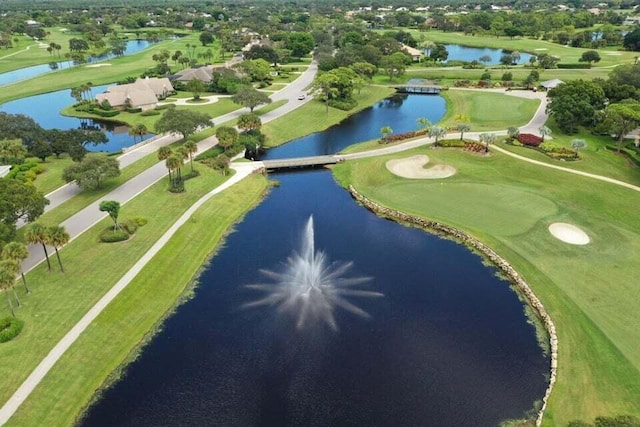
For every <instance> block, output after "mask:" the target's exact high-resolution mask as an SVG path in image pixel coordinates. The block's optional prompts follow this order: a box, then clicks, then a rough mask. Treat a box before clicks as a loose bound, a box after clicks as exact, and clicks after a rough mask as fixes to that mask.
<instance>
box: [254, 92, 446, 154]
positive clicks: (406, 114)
mask: <svg viewBox="0 0 640 427" xmlns="http://www.w3.org/2000/svg"><path fill="white" fill-rule="evenodd" d="M446 108H447V107H446V103H445V100H444V98H442V97H440V96H433V95H407V94H396V95H394V96H391V97H389V98H387V99H383V100H382V101H380V102H378V103H377V104H375V105H374V106H373V107H371V108H367V109H365V110H363V111H361V112H359V113H357V114H354V115H352V116H350V117H348V118H347V119H345V120H344V121H342V122H341V123H340V124H338V125H336V126H332V127H330V128H329V129H327V130H325V131H324V132H318V133H314V134H311V135H308V136H306V137H303V138H300V139H297V140H296V141H293V142H290V143H288V144H285V145H282V146H280V147H277V148H273V149H270V150H268V151H267V152H266V153H265V154H264V155H263V156H262V157H261V159H262V160H268V159H278V158H288V157H306V156H320V155H325V154H335V153H338V152H340V151H341V150H343V149H345V148H346V147H348V146H350V145H353V144H354V143H357V142H363V141H368V140H371V139H376V138H380V137H382V134H381V133H380V129H382V128H383V127H385V126H390V127H391V128H392V129H393V133H394V134H398V133H403V132H408V131H412V130H418V129H419V128H420V125H419V124H418V123H417V120H418V119H419V118H427V119H429V120H430V121H431V122H432V123H437V122H439V121H440V120H441V119H442V117H444V113H445V111H446Z"/></svg>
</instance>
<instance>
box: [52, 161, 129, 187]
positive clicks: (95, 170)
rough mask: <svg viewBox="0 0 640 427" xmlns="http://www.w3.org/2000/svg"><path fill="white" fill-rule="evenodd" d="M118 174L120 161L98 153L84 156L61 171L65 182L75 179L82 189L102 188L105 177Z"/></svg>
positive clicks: (113, 176)
mask: <svg viewBox="0 0 640 427" xmlns="http://www.w3.org/2000/svg"><path fill="white" fill-rule="evenodd" d="M119 175H120V163H118V160H117V159H114V158H113V157H109V156H105V155H99V154H93V155H88V156H86V157H85V158H84V159H82V161H80V162H76V163H73V164H71V165H69V166H67V167H66V168H65V169H64V171H63V173H62V177H63V178H64V180H65V181H66V182H73V181H75V182H76V183H77V184H78V186H79V187H80V188H82V189H84V190H96V189H99V188H102V186H103V185H104V182H105V181H106V180H107V179H109V178H115V177H117V176H119Z"/></svg>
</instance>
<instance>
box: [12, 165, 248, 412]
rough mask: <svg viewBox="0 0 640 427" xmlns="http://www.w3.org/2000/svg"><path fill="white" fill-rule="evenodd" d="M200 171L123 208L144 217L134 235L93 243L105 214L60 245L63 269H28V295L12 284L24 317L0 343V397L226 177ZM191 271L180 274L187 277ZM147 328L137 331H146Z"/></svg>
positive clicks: (125, 212) (158, 187)
mask: <svg viewBox="0 0 640 427" xmlns="http://www.w3.org/2000/svg"><path fill="white" fill-rule="evenodd" d="M199 170H200V172H201V176H200V177H198V178H196V179H192V180H188V181H187V182H186V183H185V184H186V188H187V191H186V192H185V193H183V194H178V195H176V194H171V193H169V192H168V191H167V190H166V187H167V182H166V180H162V181H160V182H158V183H156V184H154V185H153V186H152V187H150V189H148V190H147V191H145V192H144V193H142V194H141V195H139V196H138V197H136V198H135V199H134V200H132V201H131V202H129V203H127V204H125V205H124V206H123V207H122V211H121V214H120V219H121V220H124V219H126V218H131V217H134V216H142V217H146V218H147V219H148V220H149V223H148V224H147V225H145V226H144V227H141V228H140V229H139V230H138V232H137V233H136V235H135V238H133V239H131V240H130V241H127V242H125V243H119V244H110V245H109V244H102V243H98V234H99V233H100V232H101V231H102V230H103V229H104V228H106V227H107V226H109V223H110V219H108V218H107V219H105V220H103V221H101V222H100V223H98V224H97V225H96V226H94V227H93V228H91V229H90V230H89V231H87V232H85V233H84V234H82V235H81V236H79V237H78V238H77V239H75V240H73V241H72V242H71V243H70V244H69V245H67V246H66V247H65V248H64V249H62V250H61V257H62V261H63V263H64V264H65V267H66V268H65V270H66V273H65V274H61V273H59V272H58V270H57V269H56V270H54V271H53V272H51V273H49V272H47V271H46V263H44V264H40V265H39V266H38V267H36V268H35V269H34V270H32V271H31V272H30V273H29V274H28V276H27V277H28V280H29V282H30V288H31V289H32V294H31V295H29V296H25V295H24V289H23V288H22V287H18V288H17V289H18V293H19V294H20V295H21V297H22V300H23V302H24V305H23V307H22V308H21V309H19V310H18V316H19V317H20V318H21V319H23V320H25V328H24V330H23V331H22V333H21V334H20V336H19V338H18V339H16V340H13V341H11V342H10V343H7V344H4V345H3V346H2V348H0V352H1V354H2V359H3V360H5V361H9V360H11V361H12V362H11V363H3V364H2V366H1V367H0V373H1V375H2V378H3V382H2V387H1V388H0V400H1V401H5V400H6V399H7V398H8V396H9V395H10V394H11V393H12V392H13V391H14V390H15V389H16V388H17V386H18V385H19V383H20V382H21V381H22V380H23V379H24V378H25V377H26V375H27V374H28V373H29V372H31V370H32V369H33V367H35V365H36V364H37V363H38V362H39V361H40V360H41V359H42V357H44V355H45V354H46V353H47V352H48V351H49V350H50V349H51V347H52V346H53V344H54V343H55V342H57V341H58V340H59V339H60V338H61V337H62V335H64V334H65V333H66V332H67V331H68V330H69V328H70V326H71V325H73V324H75V323H76V322H77V321H78V320H79V319H80V317H82V315H84V313H85V312H86V311H87V310H88V308H89V307H90V306H92V305H93V304H94V303H95V302H96V301H97V300H98V299H99V298H100V297H101V296H102V295H103V294H104V293H105V291H106V290H107V289H109V288H110V287H111V286H113V284H114V283H116V281H117V280H118V279H119V278H120V277H121V276H122V275H123V274H124V273H125V272H126V271H127V270H128V269H129V268H130V267H131V266H132V265H133V264H134V263H135V262H136V261H137V260H138V259H139V258H140V256H142V254H144V253H145V252H146V251H147V250H148V249H149V248H150V247H151V245H153V243H154V242H155V241H156V240H157V239H158V238H159V237H160V236H161V234H162V233H164V231H165V230H166V229H167V228H168V227H169V226H170V225H171V224H172V223H173V222H174V221H175V220H176V219H177V218H178V217H179V216H180V215H181V214H182V212H184V211H185V210H186V209H187V208H188V207H189V206H191V204H193V203H194V202H195V201H196V200H197V199H199V198H200V197H201V196H202V195H203V194H205V193H207V192H208V191H210V190H211V189H212V188H214V187H216V186H217V185H219V184H220V183H222V182H223V181H224V180H225V178H224V177H223V176H222V175H220V174H219V173H217V172H214V171H212V170H211V169H208V168H206V167H204V166H200V168H199ZM244 208H246V207H244ZM244 208H243V209H244ZM227 226H228V224H227V225H226V226H224V227H223V228H224V229H226V227H227ZM211 250H212V247H211V246H210V247H208V248H207V249H206V251H205V254H206V253H209V252H210V251H211ZM203 256H204V255H202V256H201V258H200V261H201V260H202V257H203ZM107 260H108V262H107ZM200 261H199V262H200ZM53 262H54V260H53V259H52V263H53ZM54 265H55V264H54ZM198 265H200V264H198ZM172 268H174V269H175V267H172ZM177 270H179V269H177ZM183 272H184V271H183ZM192 274H193V273H192ZM192 274H190V275H187V276H185V277H183V279H184V280H185V281H187V282H188V279H189V278H190V277H191V276H192ZM184 283H185V282H182V286H184ZM174 297H175V296H174ZM163 312H164V311H163ZM7 315H8V308H7V307H6V304H2V305H0V317H4V316H7ZM147 329H148V325H147ZM147 329H141V330H143V331H145V332H146V330H147ZM17 355H20V357H17ZM51 396H55V394H53V395H51Z"/></svg>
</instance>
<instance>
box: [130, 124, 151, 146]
mask: <svg viewBox="0 0 640 427" xmlns="http://www.w3.org/2000/svg"><path fill="white" fill-rule="evenodd" d="M147 132H149V130H148V129H147V127H146V126H145V125H144V124H142V123H138V124H136V125H134V126H131V127H130V128H129V135H130V136H132V137H133V143H134V144H135V142H136V137H137V136H139V137H140V141H142V137H143V136H144V135H146V134H147Z"/></svg>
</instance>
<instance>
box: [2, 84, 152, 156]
mask: <svg viewBox="0 0 640 427" xmlns="http://www.w3.org/2000/svg"><path fill="white" fill-rule="evenodd" d="M109 86H110V85H102V86H96V87H93V88H92V89H91V94H92V96H95V95H97V94H99V93H102V92H104V91H105V90H106V88H107V87H109ZM75 102H76V101H75V99H74V98H72V97H71V89H65V90H59V91H56V92H50V93H44V94H42V95H35V96H29V97H26V98H21V99H17V100H15V101H10V102H7V103H5V104H2V105H0V111H4V112H5V113H9V114H24V115H27V116H29V117H31V118H32V119H33V120H35V121H36V123H38V124H39V125H40V126H42V127H43V128H44V129H78V128H90V129H95V130H102V131H104V133H105V135H106V136H107V139H108V140H109V142H107V143H105V144H98V145H91V144H89V145H87V147H86V148H87V150H89V151H105V152H107V153H116V152H119V151H121V150H122V149H123V148H125V147H129V146H131V145H133V144H134V141H133V137H132V136H130V135H129V127H128V126H126V125H117V124H114V123H113V122H106V121H100V120H93V119H78V118H75V117H66V116H63V115H61V114H60V111H61V110H62V109H63V108H65V107H67V106H69V105H70V104H73V103H75ZM151 136H153V134H152V133H148V134H146V135H144V137H143V138H149V137H151Z"/></svg>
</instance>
